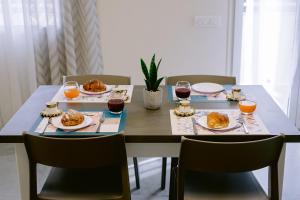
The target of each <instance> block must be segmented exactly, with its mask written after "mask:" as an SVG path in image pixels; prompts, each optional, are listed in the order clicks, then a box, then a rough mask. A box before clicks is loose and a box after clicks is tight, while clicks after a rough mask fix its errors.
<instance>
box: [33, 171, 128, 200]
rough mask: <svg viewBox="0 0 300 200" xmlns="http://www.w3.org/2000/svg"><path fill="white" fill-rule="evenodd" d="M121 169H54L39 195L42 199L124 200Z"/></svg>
mask: <svg viewBox="0 0 300 200" xmlns="http://www.w3.org/2000/svg"><path fill="white" fill-rule="evenodd" d="M120 180H121V174H120V169H114V168H109V169H107V168H105V169H99V168H97V169H80V170H79V169H62V168H53V169H52V170H51V172H50V174H49V176H48V177H47V180H46V182H45V184H44V186H43V188H42V190H41V192H40V194H39V195H38V197H39V198H40V199H55V200H71V199H72V200H94V199H97V200H98V199H122V196H121V194H122V189H121V188H122V187H121V185H120V183H121V182H122V181H120Z"/></svg>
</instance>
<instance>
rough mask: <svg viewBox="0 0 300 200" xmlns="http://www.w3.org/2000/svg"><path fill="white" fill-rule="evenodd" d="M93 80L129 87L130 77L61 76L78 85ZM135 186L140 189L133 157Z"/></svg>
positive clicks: (100, 75)
mask: <svg viewBox="0 0 300 200" xmlns="http://www.w3.org/2000/svg"><path fill="white" fill-rule="evenodd" d="M93 79H98V80H101V81H102V82H103V83H105V84H108V85H130V84H131V80H130V77H127V76H116V75H104V74H86V75H70V76H63V82H66V81H76V82H77V83H78V84H84V83H85V82H87V81H89V80H93ZM133 166H134V175H135V185H136V188H137V189H140V176H139V167H138V161H137V157H133Z"/></svg>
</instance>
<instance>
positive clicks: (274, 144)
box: [179, 136, 283, 172]
mask: <svg viewBox="0 0 300 200" xmlns="http://www.w3.org/2000/svg"><path fill="white" fill-rule="evenodd" d="M282 145H283V136H275V137H271V138H267V139H262V140H252V141H246V142H212V141H202V140H195V139H188V138H184V139H183V140H182V143H181V150H180V161H179V168H183V169H184V170H192V171H204V172H244V171H252V170H256V169H260V168H263V167H266V166H270V165H272V164H274V163H277V161H278V159H279V156H280V152H281V149H282ZM193 155H194V156H193Z"/></svg>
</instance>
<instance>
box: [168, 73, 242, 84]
mask: <svg viewBox="0 0 300 200" xmlns="http://www.w3.org/2000/svg"><path fill="white" fill-rule="evenodd" d="M177 81H189V82H190V83H191V84H195V83H201V82H213V83H218V84H222V85H224V84H232V85H235V84H236V78H235V77H233V76H215V75H181V76H169V77H166V85H176V82H177Z"/></svg>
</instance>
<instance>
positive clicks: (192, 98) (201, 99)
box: [167, 85, 233, 102]
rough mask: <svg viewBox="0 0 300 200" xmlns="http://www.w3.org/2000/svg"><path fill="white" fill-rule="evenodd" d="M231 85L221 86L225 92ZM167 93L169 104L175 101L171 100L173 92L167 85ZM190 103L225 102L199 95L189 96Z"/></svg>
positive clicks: (170, 86)
mask: <svg viewBox="0 0 300 200" xmlns="http://www.w3.org/2000/svg"><path fill="white" fill-rule="evenodd" d="M232 86H233V85H223V87H224V89H225V91H226V90H231V88H232ZM167 93H168V100H169V102H175V100H173V92H172V85H167ZM190 101H191V102H212V101H213V102H226V101H227V100H219V99H216V100H212V99H208V98H207V96H201V95H191V96H190Z"/></svg>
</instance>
